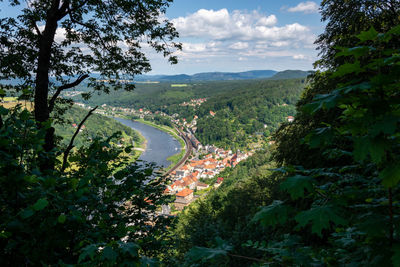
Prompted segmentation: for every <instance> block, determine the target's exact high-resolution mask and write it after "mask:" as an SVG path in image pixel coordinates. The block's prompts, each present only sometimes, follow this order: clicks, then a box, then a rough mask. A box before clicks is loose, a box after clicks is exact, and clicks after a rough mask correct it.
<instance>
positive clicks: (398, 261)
mask: <svg viewBox="0 0 400 267" xmlns="http://www.w3.org/2000/svg"><path fill="white" fill-rule="evenodd" d="M392 263H393V266H400V244H396V245H394V246H393V256H392Z"/></svg>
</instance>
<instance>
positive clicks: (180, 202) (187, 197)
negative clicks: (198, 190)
mask: <svg viewBox="0 0 400 267" xmlns="http://www.w3.org/2000/svg"><path fill="white" fill-rule="evenodd" d="M192 200H193V190H191V189H189V188H185V189H183V190H182V191H180V192H179V193H177V194H176V200H175V203H174V204H175V208H176V209H177V210H183V208H185V207H186V206H188V205H189V204H190V203H191V202H192Z"/></svg>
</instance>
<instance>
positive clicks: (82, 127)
mask: <svg viewBox="0 0 400 267" xmlns="http://www.w3.org/2000/svg"><path fill="white" fill-rule="evenodd" d="M71 126H72V127H73V128H78V125H77V124H76V123H72V124H71ZM85 129H86V126H85V125H82V126H81V128H80V129H79V132H82V131H83V130H85Z"/></svg>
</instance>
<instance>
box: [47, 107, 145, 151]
mask: <svg viewBox="0 0 400 267" xmlns="http://www.w3.org/2000/svg"><path fill="white" fill-rule="evenodd" d="M87 113H88V111H87V110H84V109H82V108H79V107H76V106H74V107H72V108H71V109H69V110H68V111H67V112H66V113H65V114H64V115H63V119H64V120H65V123H63V124H55V129H56V134H57V135H59V136H60V137H62V141H61V142H62V144H64V145H67V144H68V143H69V141H70V139H71V137H72V135H73V134H74V133H75V131H76V130H77V128H76V125H78V124H79V123H80V122H81V121H82V120H83V118H84V117H85V116H86V114H87ZM74 124H75V125H74ZM84 126H85V127H84V129H82V131H81V132H80V133H79V134H78V136H77V138H76V139H75V142H74V144H75V146H77V147H79V146H81V145H82V144H84V143H85V142H87V143H88V141H89V140H91V139H93V138H94V137H96V136H100V137H108V136H111V135H112V134H113V133H115V132H118V131H119V132H121V133H122V136H123V138H124V143H125V144H132V142H131V141H135V142H138V141H139V140H140V138H139V135H138V134H137V133H136V132H135V131H134V130H132V129H131V128H129V127H127V126H125V125H123V124H121V123H119V122H117V121H116V120H114V119H112V118H108V117H105V116H102V115H99V114H92V115H91V116H90V117H89V118H88V119H87V120H86V122H85V124H84ZM82 128H83V127H82Z"/></svg>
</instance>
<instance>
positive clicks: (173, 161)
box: [134, 119, 187, 171]
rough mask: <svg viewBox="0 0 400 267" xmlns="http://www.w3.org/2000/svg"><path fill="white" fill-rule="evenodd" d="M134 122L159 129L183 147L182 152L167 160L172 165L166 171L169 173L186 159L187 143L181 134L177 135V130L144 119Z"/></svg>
mask: <svg viewBox="0 0 400 267" xmlns="http://www.w3.org/2000/svg"><path fill="white" fill-rule="evenodd" d="M134 121H137V122H140V123H143V124H146V125H149V126H151V127H154V128H157V129H159V130H161V131H163V132H165V133H167V134H169V135H171V136H172V137H174V138H175V139H176V140H178V142H179V144H180V145H181V150H180V151H179V152H178V153H176V154H174V155H172V156H170V157H168V158H167V160H168V161H171V165H169V166H168V167H167V168H166V169H165V171H168V170H170V169H171V168H173V167H174V166H176V164H178V162H179V161H180V160H181V159H182V158H183V157H184V155H185V154H186V149H187V148H186V143H185V141H183V139H182V137H180V136H179V134H178V133H177V131H176V130H175V129H173V128H171V127H168V126H165V125H158V124H155V123H154V122H150V121H146V120H144V119H135V120H134Z"/></svg>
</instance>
